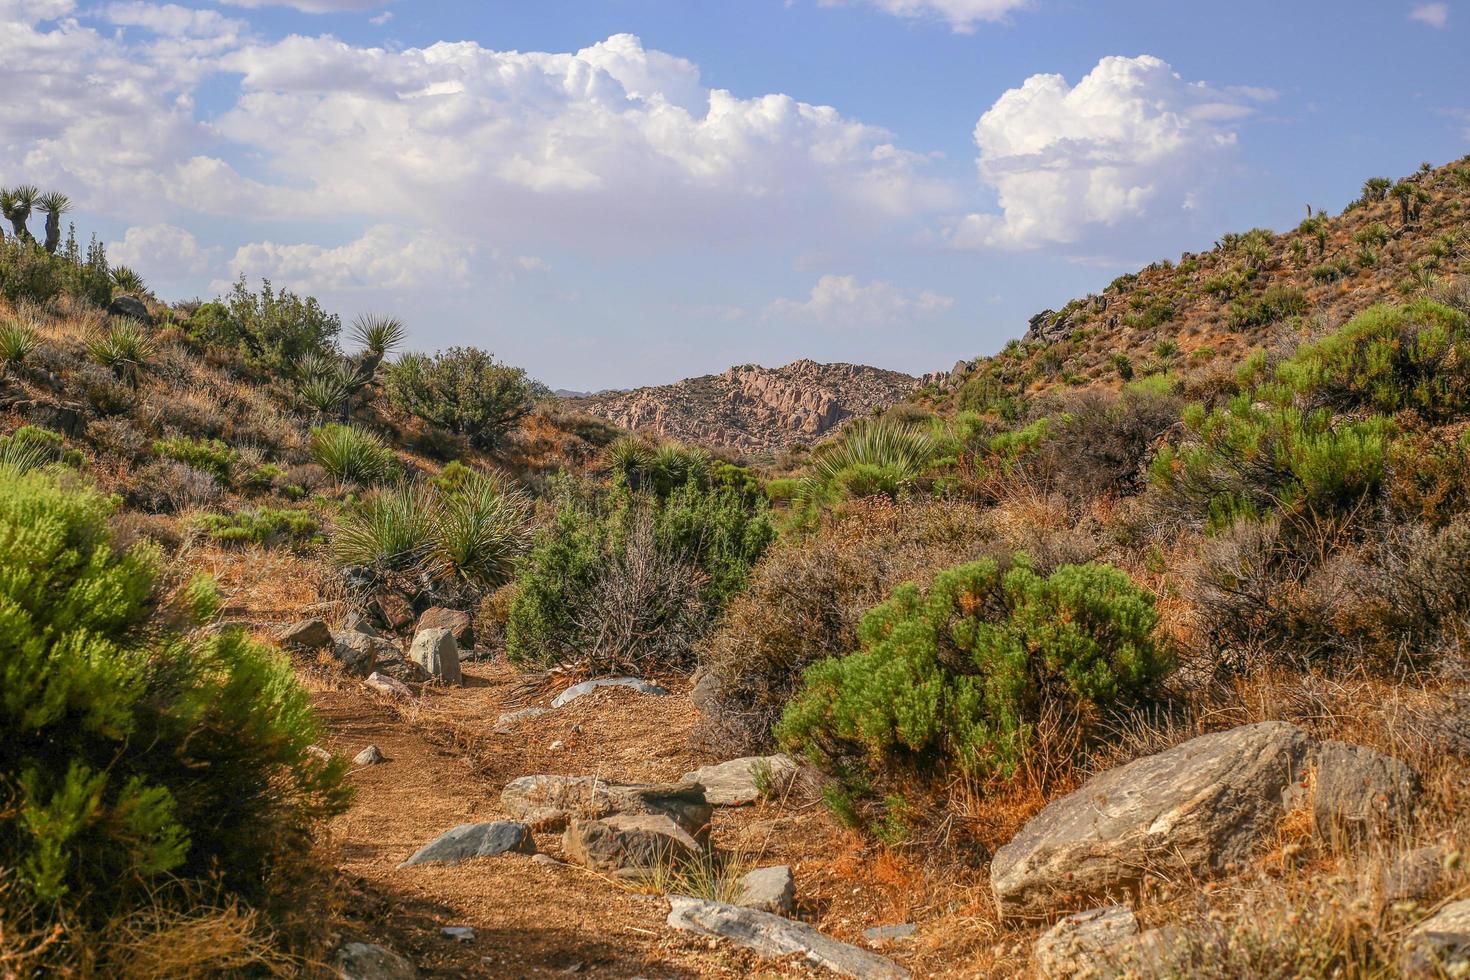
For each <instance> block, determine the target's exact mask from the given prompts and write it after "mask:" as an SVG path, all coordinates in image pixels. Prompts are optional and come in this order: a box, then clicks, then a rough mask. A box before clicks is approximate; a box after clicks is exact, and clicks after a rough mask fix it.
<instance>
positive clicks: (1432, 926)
mask: <svg viewBox="0 0 1470 980" xmlns="http://www.w3.org/2000/svg"><path fill="white" fill-rule="evenodd" d="M1399 969H1400V970H1401V971H1402V972H1403V975H1404V976H1406V977H1414V978H1418V977H1436V978H1438V977H1460V976H1470V899H1462V900H1460V901H1458V902H1451V903H1450V904H1449V905H1446V906H1445V907H1444V908H1442V909H1440V910H1439V913H1438V914H1437V915H1434V916H1432V917H1430V918H1428V919H1425V920H1424V921H1423V922H1421V923H1419V924H1418V925H1417V926H1415V927H1414V929H1413V931H1411V932H1410V933H1409V935H1408V937H1407V938H1406V939H1405V940H1404V945H1403V948H1402V950H1401V952H1400V956H1399Z"/></svg>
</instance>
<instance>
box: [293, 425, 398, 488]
mask: <svg viewBox="0 0 1470 980" xmlns="http://www.w3.org/2000/svg"><path fill="white" fill-rule="evenodd" d="M311 458H312V459H313V460H315V461H316V463H317V465H318V466H320V467H321V468H322V469H324V470H326V471H327V473H328V474H330V475H331V476H332V477H334V478H335V479H337V480H339V481H340V482H342V483H353V484H357V485H358V486H372V485H373V484H377V483H382V482H383V481H385V480H387V479H388V478H389V477H390V476H391V475H392V473H393V471H394V470H395V469H396V468H397V466H398V457H397V456H395V455H394V454H393V450H391V449H389V448H388V447H387V446H386V445H384V443H383V440H381V439H379V438H378V437H377V436H375V435H373V434H372V433H371V432H368V431H366V430H364V429H359V428H355V427H354V426H350V425H338V424H336V423H333V424H330V425H324V426H322V427H321V428H319V429H313V430H312V433H311Z"/></svg>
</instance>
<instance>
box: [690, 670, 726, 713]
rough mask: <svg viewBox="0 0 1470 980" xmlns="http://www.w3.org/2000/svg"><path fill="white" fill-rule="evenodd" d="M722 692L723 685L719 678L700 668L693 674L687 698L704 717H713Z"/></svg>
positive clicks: (716, 711)
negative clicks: (692, 683) (692, 681)
mask: <svg viewBox="0 0 1470 980" xmlns="http://www.w3.org/2000/svg"><path fill="white" fill-rule="evenodd" d="M723 693H724V685H723V684H722V683H721V682H720V679H719V678H718V677H716V676H715V675H714V674H713V673H711V672H710V671H708V670H705V669H703V668H701V669H700V670H699V671H698V672H697V673H696V674H695V675H694V685H693V686H692V687H690V688H689V700H690V701H692V702H694V707H695V709H696V710H697V711H698V712H699V713H700V714H701V715H704V716H705V717H707V718H708V717H714V716H715V715H716V714H717V713H718V711H719V709H720V698H721V695H722V694H723Z"/></svg>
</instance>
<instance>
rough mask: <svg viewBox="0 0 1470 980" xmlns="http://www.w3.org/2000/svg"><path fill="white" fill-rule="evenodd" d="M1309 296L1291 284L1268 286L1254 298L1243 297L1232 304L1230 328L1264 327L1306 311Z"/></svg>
mask: <svg viewBox="0 0 1470 980" xmlns="http://www.w3.org/2000/svg"><path fill="white" fill-rule="evenodd" d="M1306 310H1307V297H1306V294H1305V293H1303V292H1302V291H1301V290H1300V289H1295V288H1293V287H1291V286H1268V287H1266V291H1265V292H1264V293H1262V294H1261V295H1260V296H1258V297H1256V298H1254V299H1247V298H1245V297H1241V298H1239V299H1236V300H1235V301H1233V302H1232V303H1231V304H1230V329H1232V330H1245V329H1247V328H1249V327H1262V326H1266V325H1268V324H1272V323H1275V322H1276V321H1277V320H1283V319H1285V318H1286V317H1289V316H1296V315H1298V314H1301V313H1305V312H1306Z"/></svg>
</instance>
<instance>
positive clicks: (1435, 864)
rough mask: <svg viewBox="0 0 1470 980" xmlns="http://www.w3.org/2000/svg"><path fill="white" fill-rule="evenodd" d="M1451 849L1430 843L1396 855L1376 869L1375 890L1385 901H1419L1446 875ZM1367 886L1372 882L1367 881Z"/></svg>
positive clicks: (1436, 886) (1435, 888) (1446, 876)
mask: <svg viewBox="0 0 1470 980" xmlns="http://www.w3.org/2000/svg"><path fill="white" fill-rule="evenodd" d="M1452 853H1453V852H1452V851H1451V850H1450V849H1449V848H1448V847H1443V846H1441V845H1438V844H1436V845H1431V846H1429V847H1418V848H1415V849H1414V850H1412V851H1408V852H1406V853H1404V854H1399V855H1395V856H1394V857H1393V858H1392V859H1390V860H1389V861H1387V862H1386V863H1385V864H1384V865H1383V867H1381V868H1380V869H1379V871H1378V875H1377V879H1378V880H1377V885H1378V890H1379V892H1380V893H1381V894H1382V896H1383V900H1384V901H1385V902H1420V901H1423V900H1424V899H1426V898H1429V897H1430V896H1431V895H1433V894H1434V893H1435V891H1437V890H1438V889H1439V887H1440V885H1441V884H1443V883H1444V881H1445V880H1446V879H1447V878H1448V877H1449V868H1448V867H1447V865H1448V863H1449V860H1450V855H1451V854H1452ZM1366 884H1367V886H1368V887H1369V888H1371V887H1372V882H1371V881H1369V882H1367V883H1366Z"/></svg>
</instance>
